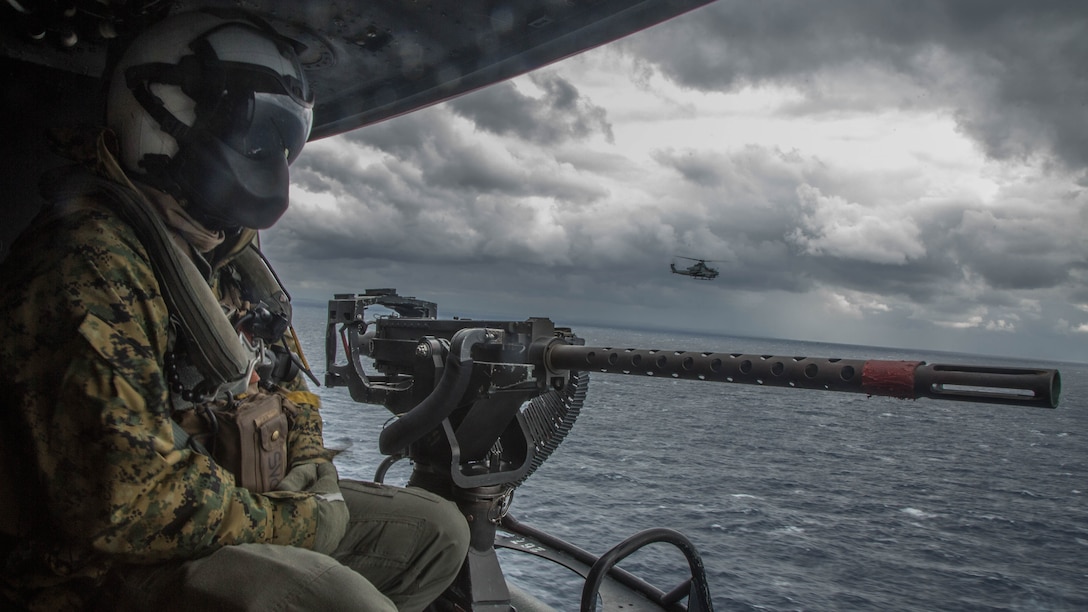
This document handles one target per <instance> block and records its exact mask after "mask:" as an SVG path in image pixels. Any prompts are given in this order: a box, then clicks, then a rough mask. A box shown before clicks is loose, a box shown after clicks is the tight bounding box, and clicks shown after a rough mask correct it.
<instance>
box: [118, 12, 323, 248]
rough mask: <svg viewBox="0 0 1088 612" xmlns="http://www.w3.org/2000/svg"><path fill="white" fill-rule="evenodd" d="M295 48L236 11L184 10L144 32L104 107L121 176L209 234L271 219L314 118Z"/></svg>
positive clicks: (279, 210)
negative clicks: (155, 191)
mask: <svg viewBox="0 0 1088 612" xmlns="http://www.w3.org/2000/svg"><path fill="white" fill-rule="evenodd" d="M296 44H297V43H294V42H293V41H291V40H290V39H287V38H285V37H283V36H281V35H279V34H277V33H276V32H275V31H274V30H273V29H272V28H271V27H270V26H269V25H268V24H267V23H265V22H264V21H262V20H260V19H258V18H255V17H251V16H244V15H243V14H238V13H232V14H230V15H229V16H227V15H224V14H222V13H212V12H193V13H183V14H179V15H175V16H171V17H168V18H166V19H164V20H163V21H161V22H159V23H157V24H156V25H154V26H152V27H151V28H149V29H148V30H146V31H144V32H143V33H141V34H140V35H139V36H137V37H136V38H135V39H134V40H133V42H132V44H131V45H130V46H129V47H128V49H127V50H126V51H125V53H124V54H123V55H122V57H121V59H120V61H119V62H118V64H117V66H116V68H115V69H114V71H113V76H112V80H111V82H110V89H109V96H108V99H107V103H106V115H107V116H106V122H107V125H108V126H109V127H110V128H111V129H113V130H114V131H115V132H116V133H117V136H118V141H119V145H120V158H121V164H122V166H123V167H124V168H125V170H126V172H129V173H131V175H132V176H133V178H137V179H139V180H143V181H145V182H147V183H149V184H151V185H154V186H156V187H158V188H160V189H162V190H164V191H166V192H168V193H170V194H172V195H174V196H175V197H176V198H178V200H180V201H181V202H182V203H183V205H184V206H185V208H186V210H187V211H188V212H189V214H190V215H192V216H193V218H195V219H196V220H197V221H199V222H200V223H201V224H203V225H204V226H205V227H207V228H208V229H212V230H232V229H235V228H239V227H248V228H253V229H265V228H268V227H270V226H271V225H272V224H274V223H275V222H276V221H277V220H278V219H279V218H280V216H281V215H282V214H283V213H284V211H286V210H287V203H288V187H289V180H288V171H287V167H288V166H289V165H290V164H291V162H293V161H294V160H295V159H296V158H297V157H298V154H299V152H300V151H301V150H302V146H303V145H304V144H305V142H306V139H307V138H308V137H309V134H310V125H311V123H312V119H313V95H312V93H311V92H310V89H309V86H308V84H307V83H306V76H305V74H304V73H303V71H302V68H301V66H300V64H299V61H298V56H297V54H296V50H295V45H296Z"/></svg>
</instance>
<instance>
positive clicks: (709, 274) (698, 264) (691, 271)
mask: <svg viewBox="0 0 1088 612" xmlns="http://www.w3.org/2000/svg"><path fill="white" fill-rule="evenodd" d="M680 259H688V260H691V261H694V262H695V263H694V264H692V265H690V266H688V267H687V268H680V269H678V268H677V267H676V264H674V263H671V264H669V268H670V269H671V270H672V273H673V274H682V275H684V276H690V277H691V278H694V279H697V280H713V279H715V278H718V269H717V268H711V267H710V266H708V265H706V262H707V261H715V260H713V259H710V260H708V259H695V258H693V257H680Z"/></svg>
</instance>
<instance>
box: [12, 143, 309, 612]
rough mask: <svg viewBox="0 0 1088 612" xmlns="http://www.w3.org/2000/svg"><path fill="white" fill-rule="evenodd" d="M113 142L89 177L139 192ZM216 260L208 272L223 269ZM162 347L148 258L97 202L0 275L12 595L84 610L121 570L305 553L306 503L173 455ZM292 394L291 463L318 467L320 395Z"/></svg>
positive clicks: (39, 227) (49, 223) (44, 234)
mask: <svg viewBox="0 0 1088 612" xmlns="http://www.w3.org/2000/svg"><path fill="white" fill-rule="evenodd" d="M108 144H109V140H108V134H107V137H106V138H99V139H98V140H97V141H96V147H97V156H96V158H95V160H96V166H97V168H96V170H97V171H98V172H99V173H101V174H104V175H106V176H108V177H109V178H111V179H114V180H117V181H118V182H122V183H123V184H126V185H127V186H128V187H129V188H135V187H134V186H133V184H132V183H131V182H129V181H128V180H127V179H126V178H125V177H124V175H123V174H122V173H121V172H120V169H119V167H118V166H117V164H116V161H115V159H114V158H113V157H112V155H111V154H110V153H109V151H108ZM252 236H253V234H249V235H248V236H247V237H245V238H246V239H248V238H251V237H252ZM219 259H220V260H219V261H215V260H214V259H213V260H212V262H211V263H212V264H213V266H214V267H215V268H216V269H218V270H222V269H223V268H222V266H223V264H224V263H225V258H223V257H219ZM213 278H214V277H213ZM169 338H170V334H169V313H168V312H167V310H166V306H165V304H164V302H163V299H162V297H161V294H160V288H159V285H158V282H157V281H156V278H155V275H154V273H153V271H152V268H151V266H150V263H149V259H148V255H147V253H146V251H145V250H144V248H143V246H142V245H141V244H140V242H139V240H138V239H137V237H136V235H135V234H134V233H133V231H132V230H131V229H130V228H129V227H128V226H126V225H125V224H124V223H122V222H120V221H119V220H118V218H117V217H116V215H115V214H114V213H113V212H111V210H110V208H109V207H108V206H105V205H103V204H101V203H99V202H94V201H84V202H81V203H80V206H78V207H76V209H75V210H74V211H70V212H68V213H66V214H59V215H58V214H54V215H51V216H47V218H46V219H45V220H39V221H38V222H37V223H36V227H34V228H33V231H31V232H28V233H26V234H25V235H24V236H23V237H22V238H21V239H20V240H19V242H17V243H16V245H15V246H14V248H13V250H12V253H11V255H10V256H9V257H8V258H7V259H6V260H5V262H4V264H3V266H2V268H0V339H2V341H0V390H2V392H0V436H2V438H0V443H2V446H0V496H2V497H0V499H2V500H3V501H2V510H0V533H2V536H0V560H2V562H3V568H2V571H3V580H2V581H0V585H2V586H3V590H4V594H5V595H6V596H7V597H8V598H10V599H15V600H16V601H19V602H21V603H22V604H23V605H24V606H27V607H30V608H32V609H73V608H80V607H82V606H83V605H84V603H85V601H86V600H87V599H88V598H89V597H91V596H93V593H94V592H95V590H96V589H97V588H98V587H99V586H100V585H101V584H102V581H103V580H104V579H105V577H106V576H107V574H108V572H109V569H110V568H111V567H113V566H114V565H115V564H118V563H153V562H158V561H163V560H169V559H188V558H195V557H199V556H202V555H205V554H208V553H210V552H212V551H213V550H215V549H217V548H219V547H222V546H229V545H232V544H241V543H247V542H264V543H273V544H283V545H293V546H302V547H309V546H311V545H312V543H313V539H314V534H315V530H316V505H315V504H316V502H315V501H314V500H313V499H312V496H311V495H310V494H307V493H288V492H272V493H267V494H261V495H258V494H254V493H251V492H250V491H248V490H246V489H243V488H241V487H238V486H235V481H234V477H233V476H232V475H231V474H230V473H229V472H228V471H226V470H225V469H223V468H222V467H220V466H218V465H217V464H216V463H214V462H213V461H212V460H211V459H210V458H209V457H207V456H205V455H202V454H199V453H196V452H194V451H192V450H189V449H183V450H178V449H176V448H175V441H174V430H173V428H172V425H171V422H170V414H169V408H168V406H169V401H168V382H167V379H166V377H165V375H164V370H163V363H164V355H165V353H166V352H167V348H168V342H169ZM289 395H290V397H291V399H293V400H295V401H296V403H297V404H298V405H299V406H300V408H301V413H300V415H299V417H298V418H297V419H296V422H295V424H294V425H295V427H294V429H293V430H292V432H291V439H290V442H291V451H290V452H291V462H292V464H298V463H301V462H307V461H324V460H326V459H325V458H324V453H323V445H322V442H321V420H320V415H319V414H318V411H317V403H318V402H317V398H316V396H314V395H313V394H311V393H309V392H307V391H306V390H305V388H304V386H301V383H299V386H297V387H296V388H295V389H294V390H293V391H291V392H290V393H289Z"/></svg>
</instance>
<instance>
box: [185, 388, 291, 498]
mask: <svg viewBox="0 0 1088 612" xmlns="http://www.w3.org/2000/svg"><path fill="white" fill-rule="evenodd" d="M185 412H188V413H190V414H188V415H186V416H184V417H183V418H182V419H181V426H182V427H183V428H184V429H185V430H187V431H189V432H190V434H191V435H193V437H194V438H195V439H196V440H197V441H198V442H200V443H201V444H203V445H204V447H205V448H206V449H207V450H208V452H209V454H210V455H211V457H212V459H214V460H215V462H216V463H218V464H219V465H221V466H223V467H225V468H227V469H228V470H230V472H231V473H232V474H234V478H235V483H236V484H238V485H239V486H241V487H245V488H246V489H249V490H250V491H252V492H254V493H264V492H266V491H272V490H274V489H275V488H276V485H278V484H279V482H280V481H281V480H283V477H284V475H286V473H287V468H288V465H287V461H288V455H287V439H288V433H289V432H290V423H291V420H292V419H293V418H294V416H295V415H296V414H297V412H298V408H297V407H296V406H295V405H294V404H292V403H291V401H290V400H288V399H286V398H285V397H283V396H282V395H280V394H279V393H254V394H251V395H249V396H247V397H246V398H244V399H243V400H241V401H239V402H237V403H234V404H233V405H230V406H225V405H223V403H221V402H215V403H211V404H205V405H204V406H199V407H197V408H195V409H193V410H191V411H185ZM194 429H196V430H198V431H197V432H194V431H193V430H194Z"/></svg>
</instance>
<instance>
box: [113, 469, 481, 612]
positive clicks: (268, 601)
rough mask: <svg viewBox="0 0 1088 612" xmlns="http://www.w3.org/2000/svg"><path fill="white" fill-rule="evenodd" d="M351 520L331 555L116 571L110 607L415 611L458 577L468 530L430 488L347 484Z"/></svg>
mask: <svg viewBox="0 0 1088 612" xmlns="http://www.w3.org/2000/svg"><path fill="white" fill-rule="evenodd" d="M340 490H341V491H342V492H343V494H344V500H345V501H346V502H347V504H348V512H349V514H350V516H351V519H350V522H349V523H348V528H347V533H346V534H345V535H344V539H343V540H341V541H340V545H339V546H338V547H337V548H336V550H335V551H333V553H332V554H331V555H323V554H320V553H316V552H314V551H311V550H307V549H303V548H297V547H292V546H277V545H274V544H242V545H238V546H227V547H224V548H221V549H219V550H217V551H215V552H214V553H212V554H210V555H208V556H207V557H203V558H200V559H195V560H192V561H179V562H169V563H162V564H157V565H153V566H126V567H124V568H122V569H120V570H115V572H114V576H113V580H112V581H111V582H112V584H111V585H110V590H111V591H112V593H111V596H108V597H107V599H108V600H109V601H108V602H103V603H104V604H106V607H108V608H110V609H112V610H156V611H160V610H161V611H163V612H168V611H172V610H178V611H180V610H216V611H217V612H218V611H234V610H260V611H262V612H264V611H273V610H283V611H288V610H290V611H302V610H314V611H320V612H335V611H339V610H344V611H347V610H354V611H374V612H386V611H397V610H399V611H401V612H406V611H407V612H414V611H419V610H422V609H423V608H425V607H426V606H427V605H428V604H430V603H431V602H432V601H434V600H435V599H436V598H437V597H438V596H439V595H440V594H441V593H442V591H444V590H445V589H446V587H447V586H449V584H450V583H451V582H453V579H454V578H455V577H456V576H457V572H458V571H459V570H460V568H461V563H462V562H463V561H464V559H465V554H466V552H467V550H468V540H469V533H468V524H467V523H466V522H465V519H464V517H462V516H461V513H460V512H459V511H458V510H457V506H456V505H454V504H453V503H452V502H449V501H446V500H444V499H442V498H441V497H439V496H437V495H433V494H431V493H428V492H426V491H423V490H422V489H416V488H401V487H392V486H386V485H378V484H373V483H364V482H356V481H350V480H341V481H340Z"/></svg>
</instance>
